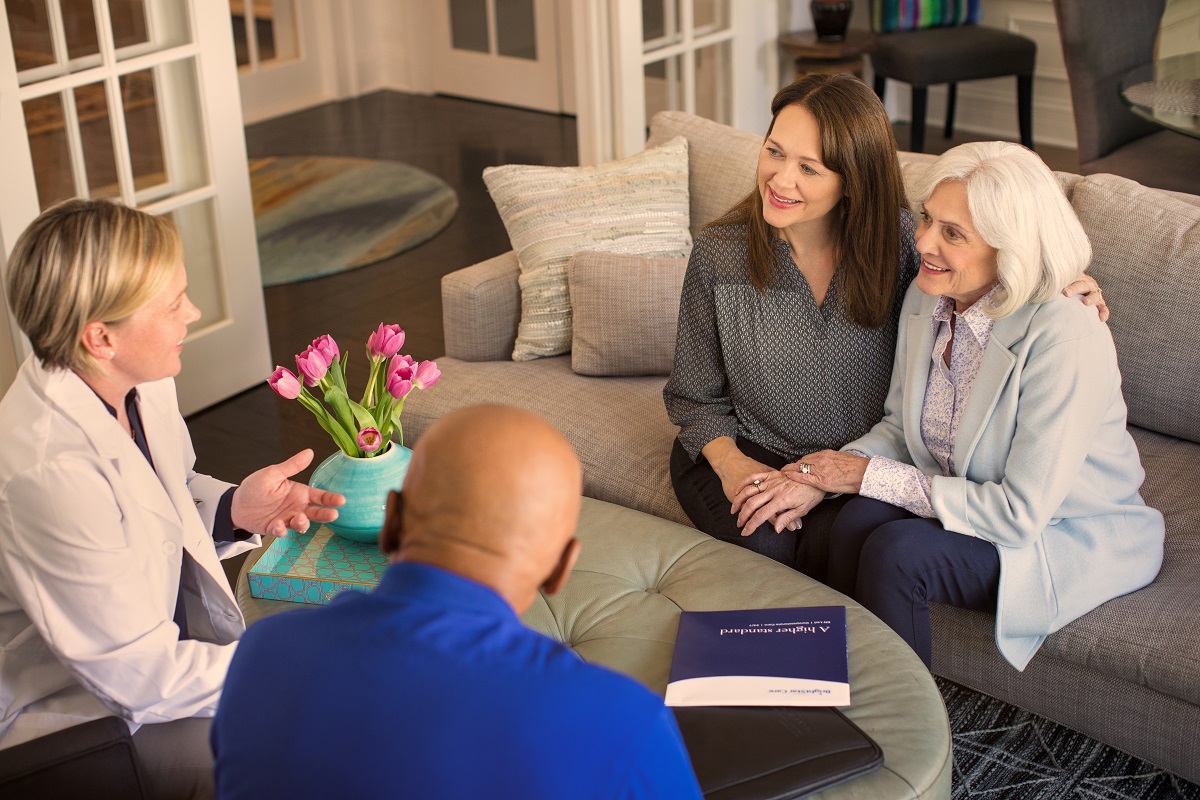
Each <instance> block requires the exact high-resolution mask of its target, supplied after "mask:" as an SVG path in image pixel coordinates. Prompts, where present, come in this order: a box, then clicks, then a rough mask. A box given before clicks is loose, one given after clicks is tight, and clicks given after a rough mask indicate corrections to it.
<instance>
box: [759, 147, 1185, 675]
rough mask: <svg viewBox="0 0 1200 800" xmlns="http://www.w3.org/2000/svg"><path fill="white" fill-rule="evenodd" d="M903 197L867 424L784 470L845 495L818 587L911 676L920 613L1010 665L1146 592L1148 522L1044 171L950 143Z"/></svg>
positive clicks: (1136, 465)
mask: <svg viewBox="0 0 1200 800" xmlns="http://www.w3.org/2000/svg"><path fill="white" fill-rule="evenodd" d="M914 199H915V207H916V209H917V211H918V213H919V217H920V224H919V228H918V230H917V238H916V244H917V250H918V251H919V253H920V255H921V264H920V271H919V273H918V275H917V278H916V280H915V282H914V285H913V286H912V287H911V288H910V289H909V291H908V295H907V297H906V298H905V302H904V306H903V310H902V311H901V317H900V330H899V337H898V344H897V348H896V360H895V366H894V369H893V372H892V383H891V388H890V390H889V392H888V398H887V401H886V405H885V417H884V419H883V420H882V421H881V422H879V424H877V425H876V426H875V427H874V428H872V429H871V431H870V432H869V433H867V434H866V435H865V436H863V437H862V438H860V439H858V440H856V441H854V442H851V443H849V444H848V445H846V446H845V447H844V448H842V450H841V451H840V452H835V451H829V450H826V451H822V452H819V453H814V454H812V455H809V456H806V457H805V458H804V459H802V460H801V461H800V462H798V463H796V464H793V465H790V466H789V467H787V468H786V472H787V475H788V477H789V478H791V479H793V480H795V481H797V482H798V483H802V484H808V485H812V486H817V487H819V488H821V489H824V490H826V491H831V492H846V493H857V494H858V495H860V496H859V497H856V498H854V499H853V500H851V501H850V502H849V503H847V504H846V506H845V508H844V509H843V510H842V512H841V513H840V514H839V516H838V518H837V520H836V521H835V523H834V526H833V529H832V533H831V541H830V553H829V576H828V582H829V584H830V585H831V586H833V587H834V588H835V589H838V590H840V591H842V592H844V593H846V594H849V595H851V596H853V597H854V598H855V599H857V600H858V601H859V602H860V603H862V604H863V605H864V606H866V607H867V608H868V609H870V610H871V611H872V612H874V613H875V614H876V615H878V616H879V617H880V618H881V619H883V620H884V621H885V622H887V623H888V624H889V625H890V626H891V627H892V628H893V629H894V630H895V631H896V632H897V633H899V634H900V635H901V636H902V637H903V638H904V639H905V640H906V641H908V643H909V644H910V645H912V647H913V649H914V650H916V652H917V654H918V655H919V656H920V657H921V659H922V660H923V661H924V662H925V663H926V664H927V665H928V664H929V663H930V660H931V643H930V631H929V606H928V603H929V602H938V603H947V604H950V605H954V606H958V607H961V608H970V609H977V610H983V611H994V612H995V613H996V642H997V645H998V646H999V649H1000V652H1001V653H1002V654H1003V655H1004V657H1005V658H1006V659H1007V660H1008V661H1009V662H1010V663H1011V664H1012V665H1013V666H1014V667H1016V668H1017V669H1024V668H1025V666H1026V665H1027V664H1028V663H1029V660H1030V659H1031V658H1032V657H1033V655H1034V653H1035V652H1036V651H1037V649H1038V648H1039V647H1040V646H1041V644H1042V642H1043V641H1044V640H1045V639H1046V636H1047V635H1049V634H1050V633H1053V632H1054V631H1056V630H1058V629H1059V628H1061V627H1062V626H1064V625H1066V624H1067V623H1068V622H1071V621H1072V620H1074V619H1076V618H1077V617H1080V616H1082V615H1083V614H1086V613H1087V612H1088V611H1090V610H1092V609H1093V608H1095V607H1097V606H1099V605H1100V604H1101V603H1104V602H1106V601H1108V600H1110V599H1112V598H1114V597H1117V596H1119V595H1122V594H1125V593H1127V592H1132V591H1134V590H1135V589H1138V588H1141V587H1142V586H1145V585H1146V584H1148V583H1150V581H1152V580H1153V579H1154V577H1155V576H1156V575H1157V574H1158V569H1159V566H1160V565H1161V563H1162V547H1163V518H1162V515H1161V514H1160V513H1159V512H1158V511H1156V510H1154V509H1152V508H1149V507H1148V506H1146V504H1145V503H1144V502H1143V500H1142V498H1141V496H1140V494H1139V491H1138V490H1139V488H1140V487H1141V484H1142V481H1143V479H1144V477H1145V473H1144V471H1143V470H1142V466H1141V462H1140V460H1139V458H1138V452H1137V447H1136V446H1135V444H1134V442H1133V439H1132V437H1130V435H1129V433H1128V431H1127V430H1126V428H1125V419H1126V409H1125V401H1124V399H1123V398H1122V396H1121V375H1120V372H1119V371H1118V367H1117V353H1116V350H1115V349H1114V347H1113V341H1112V336H1111V335H1110V334H1109V331H1108V328H1107V327H1106V326H1105V325H1104V324H1103V323H1102V322H1101V321H1100V320H1099V319H1098V317H1097V314H1096V311H1095V310H1094V309H1093V308H1090V307H1088V306H1085V305H1084V304H1082V303H1078V302H1075V301H1072V300H1068V299H1067V298H1065V297H1063V296H1061V294H1060V292H1061V290H1062V289H1063V287H1065V286H1067V285H1068V284H1069V283H1070V282H1071V280H1072V279H1073V278H1074V277H1075V276H1076V275H1077V274H1078V273H1079V272H1080V271H1081V270H1082V269H1083V268H1084V267H1086V266H1087V264H1088V261H1089V260H1090V258H1091V246H1090V245H1089V243H1088V240H1087V236H1086V235H1085V233H1084V231H1083V229H1082V227H1081V226H1080V224H1079V221H1078V219H1076V217H1075V214H1074V212H1073V211H1072V210H1071V207H1070V204H1069V203H1068V202H1067V200H1066V198H1065V197H1064V196H1063V193H1062V191H1061V190H1060V189H1059V187H1058V184H1057V182H1056V181H1055V179H1054V176H1053V175H1052V174H1051V172H1050V170H1049V169H1047V167H1046V166H1045V164H1043V163H1042V162H1041V160H1040V159H1038V158H1037V156H1036V155H1034V154H1033V153H1032V152H1030V151H1029V150H1026V149H1025V148H1023V147H1019V146H1017V145H1014V144H1009V143H1005V142H985V143H973V144H966V145H961V146H959V147H956V148H954V149H952V150H950V151H948V152H947V153H946V154H945V155H943V156H942V157H941V158H940V159H939V160H938V161H937V162H936V163H935V164H933V165H932V166H931V167H930V169H929V171H928V172H927V173H926V175H925V176H924V178H923V180H922V181H921V185H920V186H918V187H917V189H916V192H915V198H914ZM751 513H752V512H751Z"/></svg>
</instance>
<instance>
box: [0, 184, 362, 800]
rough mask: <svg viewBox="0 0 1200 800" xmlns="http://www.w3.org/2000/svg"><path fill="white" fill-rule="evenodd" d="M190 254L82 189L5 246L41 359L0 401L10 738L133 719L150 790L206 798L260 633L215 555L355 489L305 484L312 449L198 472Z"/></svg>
mask: <svg viewBox="0 0 1200 800" xmlns="http://www.w3.org/2000/svg"><path fill="white" fill-rule="evenodd" d="M182 252H183V251H182V246H181V243H180V240H179V235H178V233H177V232H176V230H175V228H174V226H173V225H172V224H171V222H170V221H169V220H166V219H164V218H162V217H156V216H152V215H149V214H145V213H143V212H140V211H136V210H133V209H129V208H127V207H125V206H121V205H117V204H114V203H110V202H107V201H90V200H88V201H85V200H71V201H67V202H66V203H62V204H59V205H58V206H55V207H53V208H51V209H49V210H47V211H46V212H44V213H43V214H42V215H41V216H40V217H38V218H37V219H36V220H35V221H34V222H33V223H32V224H31V225H30V227H29V228H28V229H27V230H26V231H25V232H24V233H23V234H22V235H21V237H20V238H19V239H18V241H17V243H16V246H15V248H14V249H13V253H12V256H11V257H10V259H9V263H8V268H7V274H6V285H5V290H6V295H7V298H8V302H9V305H10V307H11V309H12V313H13V316H14V317H15V319H16V320H17V322H18V324H19V325H20V326H21V329H22V330H23V331H24V332H25V334H26V335H27V336H28V337H29V340H30V343H31V345H32V348H33V352H34V355H32V356H30V357H29V358H28V359H27V360H26V361H25V363H24V364H23V365H22V367H21V369H20V372H19V374H18V376H17V378H16V380H15V382H14V383H13V385H12V386H11V387H10V388H9V390H8V392H7V394H5V396H4V399H3V401H2V402H0V441H3V447H2V448H0V748H4V747H10V746H13V745H16V744H19V743H21V742H23V741H27V740H30V739H33V738H36V737H38V736H42V735H44V734H47V733H51V732H53V731H56V730H60V729H63V728H67V727H70V726H72V725H75V724H78V723H80V722H83V721H86V720H89V719H95V718H98V717H101V716H106V715H117V716H120V717H123V718H124V719H125V720H127V722H128V723H129V725H130V728H131V729H133V730H134V731H135V732H134V743H135V746H136V747H137V749H138V752H139V756H140V758H141V761H142V763H143V766H144V768H145V772H146V776H147V779H148V780H149V782H150V787H149V788H150V789H151V791H152V792H153V793H154V794H158V795H163V796H168V795H169V796H187V795H192V796H205V795H206V794H209V793H211V791H212V789H211V755H210V754H209V751H208V741H207V736H208V723H209V719H208V718H209V717H211V716H212V714H213V712H214V711H215V709H216V705H217V700H218V698H219V696H220V692H221V686H222V683H223V681H224V676H225V670H226V667H227V666H228V664H229V660H230V658H232V656H233V650H234V647H235V643H236V640H237V639H238V637H239V636H240V635H241V632H242V631H243V629H244V621H243V619H242V615H241V613H240V612H239V611H238V607H237V603H236V602H235V600H234V598H233V595H232V594H231V592H230V589H229V585H228V582H227V581H226V579H225V575H224V573H223V571H222V569H221V566H220V563H219V558H220V557H228V556H231V555H234V554H236V553H239V552H242V551H244V550H247V549H250V548H252V547H255V546H257V545H258V544H259V543H260V539H259V534H263V533H274V534H282V533H284V531H285V530H286V529H287V528H292V529H295V530H304V529H306V528H307V527H308V525H309V521H310V520H312V521H316V522H323V521H328V520H330V519H333V518H335V517H336V515H337V512H336V511H335V510H334V509H332V508H329V507H328V506H332V505H339V504H340V503H341V502H343V499H342V498H341V496H340V495H332V494H329V493H326V492H322V491H318V490H315V489H310V488H309V487H307V486H304V485H303V484H299V483H296V482H294V481H291V480H289V478H290V477H291V476H292V475H294V474H295V473H297V472H299V471H300V470H301V469H303V468H304V467H305V466H307V465H308V463H309V462H310V461H311V459H312V451H304V452H302V453H299V454H297V455H296V456H293V457H292V458H291V459H289V460H288V461H286V462H284V463H283V464H278V465H275V466H271V467H267V468H266V469H263V470H260V471H259V472H256V473H254V474H253V475H251V476H249V477H248V478H247V479H246V480H245V481H243V483H242V484H241V485H240V486H234V485H232V484H227V483H224V482H222V481H218V480H216V479H214V478H211V477H208V476H206V475H200V474H197V473H196V472H194V471H193V465H194V462H195V455H194V453H193V451H192V445H191V439H190V438H189V436H188V431H187V427H186V425H185V424H184V421H183V418H182V417H181V416H180V413H179V408H178V405H177V402H176V396H175V384H174V380H173V378H174V376H175V375H177V374H178V373H179V370H180V360H179V357H180V352H181V351H182V349H183V339H184V336H185V334H186V332H187V326H188V325H189V323H192V322H195V321H196V320H197V319H199V317H200V312H199V311H198V310H197V308H196V307H195V306H194V305H192V303H191V301H190V300H189V299H188V297H187V275H186V273H185V271H184V266H183V260H182ZM218 553H220V556H218Z"/></svg>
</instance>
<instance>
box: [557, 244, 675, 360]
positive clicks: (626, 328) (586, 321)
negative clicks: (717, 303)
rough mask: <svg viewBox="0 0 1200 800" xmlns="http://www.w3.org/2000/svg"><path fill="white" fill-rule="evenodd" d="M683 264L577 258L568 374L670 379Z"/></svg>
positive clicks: (571, 280) (612, 256) (570, 272)
mask: <svg viewBox="0 0 1200 800" xmlns="http://www.w3.org/2000/svg"><path fill="white" fill-rule="evenodd" d="M686 269H687V259H686V258H642V257H640V256H626V255H621V254H617V253H594V252H583V253H576V254H575V255H574V256H572V257H571V261H570V263H569V264H568V265H567V282H568V284H569V286H570V288H571V314H572V316H573V317H574V321H573V323H572V331H573V333H572V335H571V369H573V370H575V372H577V373H578V374H580V375H669V374H671V365H672V363H673V362H674V360H675V327H676V322H677V319H678V317H679V293H680V292H681V291H682V289H683V273H684V271H685V270H686Z"/></svg>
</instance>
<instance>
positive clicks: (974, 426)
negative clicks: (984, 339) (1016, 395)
mask: <svg viewBox="0 0 1200 800" xmlns="http://www.w3.org/2000/svg"><path fill="white" fill-rule="evenodd" d="M1036 310H1037V306H1034V305H1026V306H1024V307H1023V308H1021V309H1019V310H1018V311H1017V312H1016V313H1015V314H1013V315H1012V316H1010V317H1006V318H1004V319H1001V320H996V324H995V326H993V328H992V337H991V339H990V340H989V341H988V345H987V349H985V350H984V351H983V362H982V363H981V364H980V366H979V374H978V375H977V376H976V377H975V385H974V386H972V387H971V396H970V397H969V398H967V407H966V408H964V409H963V415H962V419H961V420H960V421H959V423H958V435H957V436H956V437H955V439H954V469H955V471H956V472H957V473H958V474H959V475H966V474H967V465H968V464H969V463H970V462H971V456H972V455H974V453H975V448H976V446H977V445H978V444H979V440H980V438H981V437H982V436H983V430H984V428H986V427H987V423H988V420H990V419H991V417H992V414H993V413H994V412H995V410H996V403H997V402H998V401H999V400H1000V394H1001V392H1003V391H1004V387H1005V386H1006V385H1007V383H1008V379H1009V376H1010V375H1012V371H1013V368H1014V367H1015V366H1016V364H1017V357H1016V356H1015V355H1014V354H1013V352H1012V350H1011V348H1012V346H1013V345H1014V344H1016V343H1017V342H1018V341H1020V340H1021V339H1022V338H1023V337H1024V335H1025V332H1026V331H1027V330H1029V320H1030V318H1031V317H1032V316H1033V314H1034V312H1035V311H1036Z"/></svg>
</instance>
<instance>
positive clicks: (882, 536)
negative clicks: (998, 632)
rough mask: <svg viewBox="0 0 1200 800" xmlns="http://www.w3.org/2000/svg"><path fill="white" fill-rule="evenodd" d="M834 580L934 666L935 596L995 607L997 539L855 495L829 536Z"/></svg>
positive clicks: (984, 608) (956, 603)
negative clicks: (965, 532) (931, 612)
mask: <svg viewBox="0 0 1200 800" xmlns="http://www.w3.org/2000/svg"><path fill="white" fill-rule="evenodd" d="M828 578H829V585H830V586H831V587H833V588H834V589H837V590H838V591H839V592H841V593H842V594H848V595H850V596H851V597H853V598H854V599H855V600H857V601H858V602H860V603H862V604H863V606H865V607H866V608H867V610H868V611H871V612H872V613H873V614H875V616H877V617H879V618H880V619H881V620H883V621H884V622H886V623H887V624H888V625H889V626H890V627H891V629H892V630H894V631H895V632H896V633H898V634H900V637H901V638H902V639H904V641H906V642H908V644H909V646H911V647H912V649H913V650H915V651H916V653H917V655H919V656H920V657H921V660H922V661H924V662H925V666H927V667H928V666H930V661H931V659H932V655H933V645H932V640H931V636H930V631H929V603H930V602H935V603H947V604H949V605H952V606H957V607H959V608H970V609H974V610H976V611H995V610H996V598H997V593H998V590H999V587H1000V555H999V553H998V552H997V551H996V547H995V545H993V544H992V543H991V542H986V541H984V540H983V539H976V538H975V537H973V536H965V535H963V534H961V533H954V532H952V531H948V530H946V529H945V528H943V527H942V524H941V523H940V522H938V521H937V520H936V519H924V518H921V517H918V516H916V515H915V514H910V513H909V512H907V511H905V510H904V509H903V508H897V507H896V506H893V505H889V504H887V503H882V502H880V501H878V500H872V499H871V498H869V497H855V498H854V499H853V500H851V501H850V502H848V503H847V504H846V506H845V508H843V509H842V512H841V513H840V514H838V517H837V520H836V521H835V522H834V525H833V532H832V535H831V538H830V543H829V573H828Z"/></svg>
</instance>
